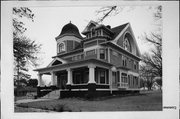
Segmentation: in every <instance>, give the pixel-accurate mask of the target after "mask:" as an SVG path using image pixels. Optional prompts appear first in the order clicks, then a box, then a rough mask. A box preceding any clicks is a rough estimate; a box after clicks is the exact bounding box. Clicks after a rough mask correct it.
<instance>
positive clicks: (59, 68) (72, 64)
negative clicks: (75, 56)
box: [34, 59, 112, 71]
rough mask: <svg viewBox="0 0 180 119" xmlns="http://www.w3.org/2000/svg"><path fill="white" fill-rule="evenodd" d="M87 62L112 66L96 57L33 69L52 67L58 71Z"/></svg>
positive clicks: (47, 69) (42, 69)
mask: <svg viewBox="0 0 180 119" xmlns="http://www.w3.org/2000/svg"><path fill="white" fill-rule="evenodd" d="M87 63H92V64H100V65H103V66H112V64H111V63H108V62H105V61H101V60H98V59H85V60H80V61H73V62H69V63H65V64H58V65H54V66H51V67H45V68H39V69H35V70H34V71H44V70H46V71H49V70H52V69H54V70H58V71H59V70H64V69H67V68H68V67H74V66H80V65H87ZM80 67H81V66H80Z"/></svg>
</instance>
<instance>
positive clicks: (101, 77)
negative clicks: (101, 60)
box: [99, 71, 105, 84]
mask: <svg viewBox="0 0 180 119" xmlns="http://www.w3.org/2000/svg"><path fill="white" fill-rule="evenodd" d="M99 77H100V78H99V79H100V83H102V84H105V71H100V76H99Z"/></svg>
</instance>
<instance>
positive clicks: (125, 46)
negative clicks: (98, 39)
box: [123, 36, 131, 52]
mask: <svg viewBox="0 0 180 119" xmlns="http://www.w3.org/2000/svg"><path fill="white" fill-rule="evenodd" d="M128 47H129V50H128ZM123 48H124V49H125V50H126V51H129V52H131V46H130V42H129V38H128V37H127V36H125V38H124V40H123Z"/></svg>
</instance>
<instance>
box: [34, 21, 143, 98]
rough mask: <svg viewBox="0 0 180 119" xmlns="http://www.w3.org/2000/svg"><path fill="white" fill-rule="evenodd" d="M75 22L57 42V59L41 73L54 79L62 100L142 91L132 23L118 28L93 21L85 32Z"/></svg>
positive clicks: (65, 28)
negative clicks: (73, 97)
mask: <svg viewBox="0 0 180 119" xmlns="http://www.w3.org/2000/svg"><path fill="white" fill-rule="evenodd" d="M82 34H83V35H84V36H85V37H82V36H81V34H80V33H79V30H78V28H77V27H76V26H75V25H74V24H72V23H71V22H70V23H68V24H66V25H65V26H64V27H63V28H62V31H61V33H60V34H59V35H58V36H57V37H56V38H55V39H56V42H57V55H56V56H53V57H52V58H53V60H52V62H51V63H50V64H49V65H48V66H47V67H45V68H39V69H35V71H37V72H38V88H40V89H42V87H43V86H42V75H43V74H49V75H51V85H52V87H56V88H57V89H60V91H61V93H60V97H71V96H80V95H81V96H89V97H94V96H95V97H96V96H102V95H106V94H114V93H121V92H123V91H126V92H127V91H129V92H130V91H136V92H138V91H139V88H140V80H139V61H140V59H141V58H140V51H139V48H138V46H137V42H136V39H135V37H134V34H133V31H132V28H131V25H130V23H126V24H123V25H120V26H117V27H114V28H111V26H109V25H107V26H106V25H103V24H98V23H96V22H94V21H90V22H89V24H88V25H87V26H86V28H85V29H84V30H83V31H82Z"/></svg>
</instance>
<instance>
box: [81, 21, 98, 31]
mask: <svg viewBox="0 0 180 119" xmlns="http://www.w3.org/2000/svg"><path fill="white" fill-rule="evenodd" d="M97 25H98V23H96V22H94V21H92V20H91V21H90V22H89V24H88V25H87V26H86V27H85V29H84V30H83V32H82V34H84V33H86V32H88V31H89V30H90V29H91V28H93V27H96V26H97Z"/></svg>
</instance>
